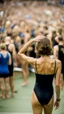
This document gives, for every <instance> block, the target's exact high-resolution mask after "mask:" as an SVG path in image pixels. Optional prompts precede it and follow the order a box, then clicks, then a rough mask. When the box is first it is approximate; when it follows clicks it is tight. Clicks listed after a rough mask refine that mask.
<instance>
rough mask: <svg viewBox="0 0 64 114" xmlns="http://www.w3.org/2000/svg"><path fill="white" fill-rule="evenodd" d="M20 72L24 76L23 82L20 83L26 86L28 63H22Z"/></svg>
mask: <svg viewBox="0 0 64 114" xmlns="http://www.w3.org/2000/svg"><path fill="white" fill-rule="evenodd" d="M22 73H23V77H24V82H23V84H22V86H26V85H27V83H28V82H27V78H28V75H29V70H28V64H27V63H23V64H22Z"/></svg>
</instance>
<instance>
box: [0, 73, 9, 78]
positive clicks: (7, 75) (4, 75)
mask: <svg viewBox="0 0 64 114" xmlns="http://www.w3.org/2000/svg"><path fill="white" fill-rule="evenodd" d="M8 77H9V73H8V74H0V78H8Z"/></svg>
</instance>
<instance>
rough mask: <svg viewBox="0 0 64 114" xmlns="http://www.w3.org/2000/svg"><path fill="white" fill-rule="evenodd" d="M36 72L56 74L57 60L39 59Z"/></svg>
mask: <svg viewBox="0 0 64 114" xmlns="http://www.w3.org/2000/svg"><path fill="white" fill-rule="evenodd" d="M34 69H35V72H37V73H38V74H54V73H55V60H54V59H51V58H50V57H49V58H43V57H42V58H39V59H37V60H36V63H35V68H34Z"/></svg>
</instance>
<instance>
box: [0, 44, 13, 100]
mask: <svg viewBox="0 0 64 114" xmlns="http://www.w3.org/2000/svg"><path fill="white" fill-rule="evenodd" d="M0 49H1V50H0V84H1V91H2V98H3V99H5V98H6V97H7V98H8V97H9V95H8V91H9V69H8V65H9V64H11V56H10V53H9V52H7V51H6V46H5V43H1V44H0Z"/></svg>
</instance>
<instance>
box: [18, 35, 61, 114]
mask: <svg viewBox="0 0 64 114" xmlns="http://www.w3.org/2000/svg"><path fill="white" fill-rule="evenodd" d="M34 42H37V43H36V47H35V52H36V53H38V54H39V55H40V58H32V57H28V56H26V55H25V54H24V53H25V51H26V50H27V49H28V47H29V46H31V44H33V43H34ZM50 54H51V46H50V41H49V39H47V38H42V36H37V37H36V38H34V39H31V40H30V41H28V42H27V43H26V44H25V45H24V46H23V47H22V48H21V49H20V51H19V52H18V55H19V56H20V57H21V59H23V60H24V61H26V62H27V63H29V64H31V65H32V67H33V68H34V70H35V75H36V82H35V86H34V89H33V92H32V109H33V114H42V110H43V109H44V114H52V110H53V104H54V95H53V86H52V85H53V77H54V75H55V74H56V101H55V104H54V105H55V108H56V109H57V108H59V105H60V85H59V81H60V74H61V62H60V60H54V59H52V58H50Z"/></svg>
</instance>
